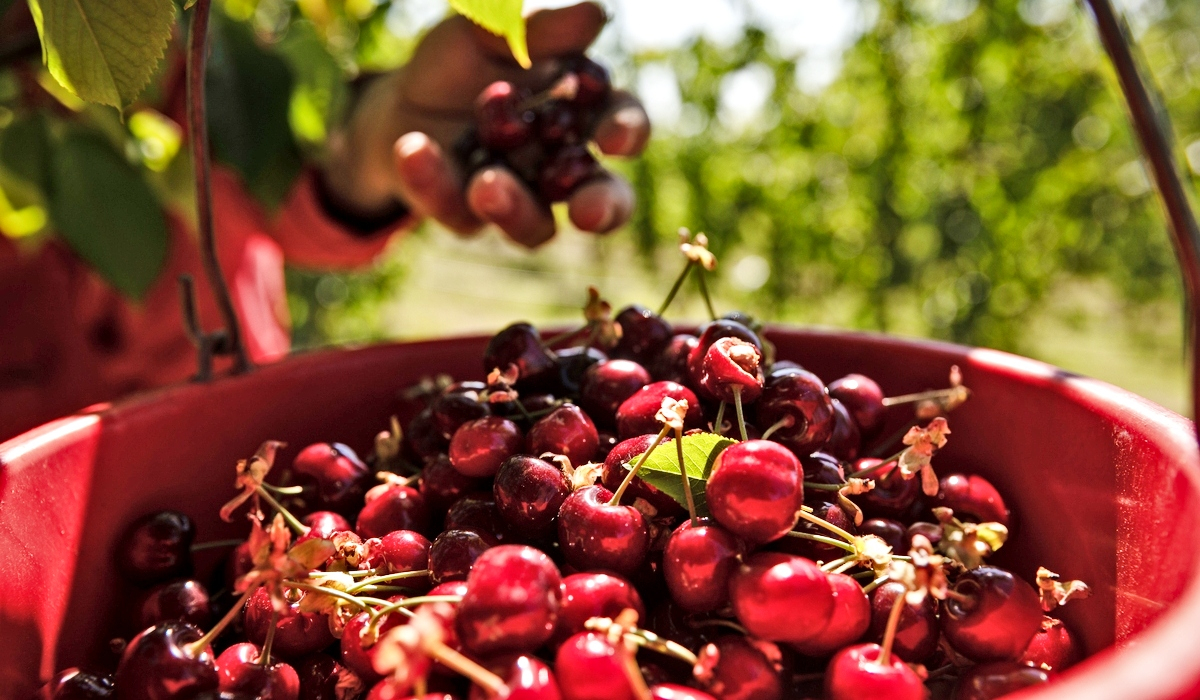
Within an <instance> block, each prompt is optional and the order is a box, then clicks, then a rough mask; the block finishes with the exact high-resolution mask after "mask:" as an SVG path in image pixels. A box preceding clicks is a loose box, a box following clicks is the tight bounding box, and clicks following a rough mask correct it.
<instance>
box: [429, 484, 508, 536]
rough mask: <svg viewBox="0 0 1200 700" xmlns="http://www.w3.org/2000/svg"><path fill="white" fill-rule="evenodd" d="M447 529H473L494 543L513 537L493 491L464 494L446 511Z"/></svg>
mask: <svg viewBox="0 0 1200 700" xmlns="http://www.w3.org/2000/svg"><path fill="white" fill-rule="evenodd" d="M445 529H447V530H473V531H475V532H477V533H479V535H480V536H481V537H483V539H485V540H487V541H489V542H491V543H492V544H500V543H503V542H506V541H508V540H510V539H511V538H512V535H511V534H510V533H509V531H508V523H506V522H505V521H504V518H503V517H501V515H500V509H499V508H497V507H496V498H495V496H494V495H493V494H491V493H472V494H467V495H466V496H463V497H462V498H460V499H458V500H457V501H455V502H454V505H452V506H450V510H448V511H447V512H446V527H445Z"/></svg>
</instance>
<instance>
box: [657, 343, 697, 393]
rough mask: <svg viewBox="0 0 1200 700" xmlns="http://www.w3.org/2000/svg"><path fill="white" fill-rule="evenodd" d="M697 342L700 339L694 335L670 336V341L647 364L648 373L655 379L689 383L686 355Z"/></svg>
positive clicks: (688, 354) (689, 353) (687, 355)
mask: <svg viewBox="0 0 1200 700" xmlns="http://www.w3.org/2000/svg"><path fill="white" fill-rule="evenodd" d="M699 344H700V339H699V338H697V337H696V336H694V335H689V334H687V333H681V334H679V335H675V336H672V337H671V341H670V342H669V343H667V346H666V347H664V348H663V349H662V351H661V352H659V354H658V357H657V358H655V359H654V360H653V361H652V362H651V363H650V365H649V368H650V374H651V375H652V376H653V377H654V379H655V381H660V382H665V381H670V382H677V383H679V384H690V383H691V381H692V379H691V375H690V374H689V373H688V357H689V356H690V355H691V353H692V351H693V350H694V349H695V348H696V346H698V345H699Z"/></svg>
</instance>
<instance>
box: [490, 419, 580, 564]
mask: <svg viewBox="0 0 1200 700" xmlns="http://www.w3.org/2000/svg"><path fill="white" fill-rule="evenodd" d="M576 410H578V409H576ZM589 422H590V421H589ZM535 430H536V429H535ZM531 434H532V433H531ZM592 434H593V435H594V434H595V428H593V429H592ZM573 461H574V460H572V462H573ZM492 492H493V494H494V495H495V498H496V509H497V510H498V511H499V513H500V517H502V518H504V521H505V523H506V524H507V525H508V527H509V528H511V529H512V531H513V532H515V533H516V534H517V535H518V536H520V537H522V538H525V539H527V540H541V539H545V538H547V537H550V536H552V535H553V534H554V533H555V532H556V531H557V527H556V525H557V518H558V510H559V508H561V507H562V504H563V501H565V500H566V499H567V496H568V495H569V494H570V493H571V482H570V480H569V479H567V476H566V474H564V473H563V470H562V468H561V467H559V466H558V465H557V464H551V463H550V462H547V461H545V460H542V459H538V458H537V457H527V456H525V455H517V456H515V457H510V458H509V459H508V460H507V461H506V462H505V463H504V465H503V466H501V467H500V472H499V473H498V474H496V482H495V485H494V486H493V491H492Z"/></svg>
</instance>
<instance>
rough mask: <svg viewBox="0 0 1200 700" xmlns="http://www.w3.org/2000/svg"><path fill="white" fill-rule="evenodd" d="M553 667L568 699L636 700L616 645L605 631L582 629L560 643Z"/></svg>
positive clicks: (560, 686)
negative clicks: (604, 633)
mask: <svg viewBox="0 0 1200 700" xmlns="http://www.w3.org/2000/svg"><path fill="white" fill-rule="evenodd" d="M554 670H555V672H556V673H557V675H558V683H559V688H561V689H562V694H563V697H564V698H566V700H636V699H637V695H635V694H634V691H633V687H632V686H631V685H630V683H629V676H628V675H626V671H625V664H624V663H623V662H622V661H621V657H620V654H619V653H618V651H617V649H616V648H615V647H614V646H613V645H612V644H611V643H609V641H608V639H607V638H605V637H604V635H601V634H597V633H595V632H580V633H579V634H577V635H575V636H574V637H571V638H570V639H568V640H567V641H565V642H563V643H562V645H561V646H559V647H558V653H557V654H556V655H555V658H554Z"/></svg>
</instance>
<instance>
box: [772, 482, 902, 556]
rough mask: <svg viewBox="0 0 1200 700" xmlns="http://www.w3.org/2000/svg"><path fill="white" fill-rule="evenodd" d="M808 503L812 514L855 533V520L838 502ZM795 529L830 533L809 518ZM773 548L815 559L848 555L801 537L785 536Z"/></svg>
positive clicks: (799, 523) (814, 533)
mask: <svg viewBox="0 0 1200 700" xmlns="http://www.w3.org/2000/svg"><path fill="white" fill-rule="evenodd" d="M816 493H818V494H822V495H830V494H829V493H828V492H822V491H817V492H816ZM808 505H809V506H810V507H811V508H812V509H813V512H812V514H813V515H815V516H816V517H818V518H820V519H822V520H824V521H825V522H827V523H830V524H831V525H836V526H837V527H840V528H842V529H843V530H845V531H847V532H849V533H850V534H855V531H856V528H855V527H854V521H853V520H852V519H851V518H850V516H849V515H846V511H844V510H842V507H841V506H839V505H838V504H836V503H829V502H828V501H819V500H813V501H810V502H809V504H808ZM794 529H795V530H796V531H797V532H805V533H808V534H811V535H825V536H828V535H829V531H828V530H826V529H825V528H823V527H821V526H819V525H816V524H815V523H811V522H809V521H807V520H801V521H800V522H798V523H796V527H795V528H794ZM772 548H773V549H777V550H779V551H781V552H787V553H788V554H796V555H799V556H802V557H806V558H808V559H812V560H814V561H833V560H834V559H838V558H841V557H844V556H846V550H844V549H842V548H840V547H835V546H833V545H831V544H825V543H824V542H815V541H813V540H806V539H801V538H798V537H785V538H783V539H781V540H779V541H778V542H776V543H775V544H774V545H773V546H772ZM906 551H907V550H906Z"/></svg>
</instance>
